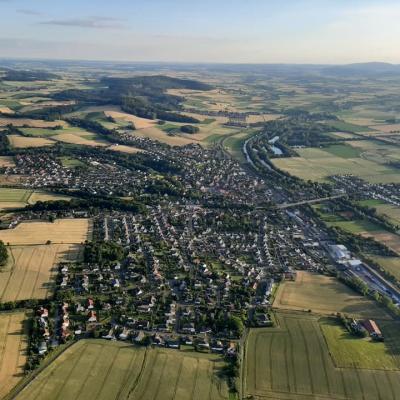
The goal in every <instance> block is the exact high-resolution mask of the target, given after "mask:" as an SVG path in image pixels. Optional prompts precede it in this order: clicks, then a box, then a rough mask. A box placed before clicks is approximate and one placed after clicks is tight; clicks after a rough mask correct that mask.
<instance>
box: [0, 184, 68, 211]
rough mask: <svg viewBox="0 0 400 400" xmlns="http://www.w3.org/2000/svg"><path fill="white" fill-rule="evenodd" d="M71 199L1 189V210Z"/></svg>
mask: <svg viewBox="0 0 400 400" xmlns="http://www.w3.org/2000/svg"><path fill="white" fill-rule="evenodd" d="M70 199H71V197H68V196H63V195H58V194H56V193H47V192H43V191H32V190H25V189H17V188H0V210H6V209H10V208H19V207H25V206H26V205H27V204H35V203H36V202H38V201H50V200H70Z"/></svg>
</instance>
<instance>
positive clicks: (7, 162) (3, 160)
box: [0, 156, 15, 168]
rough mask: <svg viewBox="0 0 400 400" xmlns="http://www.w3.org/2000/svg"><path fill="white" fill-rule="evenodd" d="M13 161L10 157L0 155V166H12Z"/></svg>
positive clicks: (13, 164)
mask: <svg viewBox="0 0 400 400" xmlns="http://www.w3.org/2000/svg"><path fill="white" fill-rule="evenodd" d="M14 166H15V163H14V160H13V158H12V157H8V156H0V167H2V168H4V167H14Z"/></svg>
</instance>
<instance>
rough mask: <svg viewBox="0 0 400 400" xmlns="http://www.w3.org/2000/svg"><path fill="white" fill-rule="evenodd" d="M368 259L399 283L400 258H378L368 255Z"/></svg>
mask: <svg viewBox="0 0 400 400" xmlns="http://www.w3.org/2000/svg"><path fill="white" fill-rule="evenodd" d="M368 258H371V259H372V260H373V261H375V262H376V263H377V264H379V265H380V266H381V267H382V268H383V269H384V270H386V271H387V272H389V273H390V274H392V275H393V276H394V277H395V278H396V279H398V280H399V281H400V257H380V256H374V255H372V254H369V255H368Z"/></svg>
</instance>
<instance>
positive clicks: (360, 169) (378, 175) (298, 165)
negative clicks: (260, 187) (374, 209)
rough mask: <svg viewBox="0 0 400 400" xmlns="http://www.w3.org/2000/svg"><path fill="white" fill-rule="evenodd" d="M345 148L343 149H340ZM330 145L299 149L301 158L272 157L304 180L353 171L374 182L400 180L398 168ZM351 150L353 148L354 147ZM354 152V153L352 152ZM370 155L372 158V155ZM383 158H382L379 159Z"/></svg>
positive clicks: (276, 164) (324, 178) (289, 171)
mask: <svg viewBox="0 0 400 400" xmlns="http://www.w3.org/2000/svg"><path fill="white" fill-rule="evenodd" d="M340 149H342V152H341V151H340ZM328 150H329V148H325V149H324V150H322V149H317V148H311V147H307V148H303V149H296V151H297V153H298V154H299V157H286V158H275V159H272V161H273V163H274V165H275V166H276V167H277V168H279V169H282V170H284V171H286V172H288V173H290V174H292V175H295V176H297V177H299V178H301V179H304V180H308V179H311V180H314V181H319V182H325V181H326V178H327V177H328V176H331V175H340V174H353V175H356V176H359V177H360V178H363V179H365V180H366V181H368V182H371V183H400V174H399V173H398V171H397V170H396V169H395V168H392V167H390V166H388V165H384V164H381V163H378V162H376V160H375V158H376V157H375V158H374V160H373V161H372V160H371V159H370V158H368V159H364V158H361V153H360V152H358V153H359V154H360V157H354V158H347V157H348V156H349V152H350V150H348V149H347V146H346V152H344V149H343V146H341V147H340V148H339V147H338V146H336V147H335V150H333V152H336V154H332V153H330V152H329V151H328ZM351 151H352V150H351ZM353 154H355V153H353ZM369 157H372V155H370V156H369ZM380 160H382V158H380Z"/></svg>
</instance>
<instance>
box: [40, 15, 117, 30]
mask: <svg viewBox="0 0 400 400" xmlns="http://www.w3.org/2000/svg"><path fill="white" fill-rule="evenodd" d="M40 24H42V25H57V26H70V27H78V28H90V29H122V28H124V25H123V24H122V20H121V19H118V18H111V17H98V16H93V17H86V18H68V19H51V20H48V21H43V22H40Z"/></svg>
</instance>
